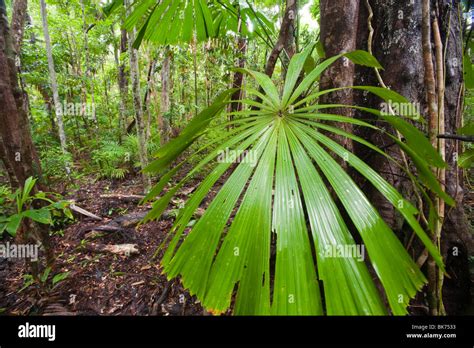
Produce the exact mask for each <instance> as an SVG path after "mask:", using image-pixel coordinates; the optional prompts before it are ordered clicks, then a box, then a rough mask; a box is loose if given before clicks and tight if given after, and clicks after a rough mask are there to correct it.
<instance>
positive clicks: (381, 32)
mask: <svg viewBox="0 0 474 348" xmlns="http://www.w3.org/2000/svg"><path fill="white" fill-rule="evenodd" d="M422 1H423V0H415V1H413V2H411V1H404V2H387V1H384V0H369V5H370V7H371V10H372V11H373V18H372V26H373V29H374V36H373V43H372V50H373V54H374V56H375V57H376V58H377V59H378V61H379V62H380V63H381V65H382V66H383V67H384V70H381V71H380V75H381V78H382V80H383V82H384V84H385V85H386V86H388V87H389V88H391V89H392V90H395V91H396V92H398V93H400V94H402V95H403V96H405V97H406V98H407V99H409V100H410V101H411V102H412V103H415V104H418V105H419V106H420V111H421V113H422V115H425V116H426V115H428V114H429V113H428V98H427V92H428V90H427V88H426V84H425V83H424V76H425V64H424V62H423V45H422V44H423V40H422V36H423V35H422ZM450 3H452V2H451V1H448V0H446V1H441V0H439V1H432V3H431V5H432V8H439V9H440V13H438V15H437V20H438V22H439V27H440V29H441V39H442V42H443V49H446V51H445V52H446V56H445V57H444V64H445V65H446V74H445V81H446V88H445V92H444V105H443V106H444V115H445V117H444V124H443V126H444V128H445V132H446V133H448V134H454V133H456V129H457V128H458V127H459V126H460V125H461V120H462V111H461V110H462V105H461V103H460V101H461V100H462V97H461V91H462V87H461V86H462V65H461V63H460V62H461V59H462V43H461V35H460V27H459V23H460V19H459V12H458V6H459V1H455V2H454V3H452V4H451V6H449V4H450ZM368 15H369V11H368V9H367V6H366V5H365V4H363V5H361V6H360V9H359V21H358V24H357V25H354V27H357V48H358V49H363V50H367V49H368V42H367V37H368V32H369V30H368V25H367V19H368ZM449 18H451V19H450V20H449ZM448 32H449V35H448ZM429 39H430V46H433V47H434V43H433V41H432V40H433V37H432V36H431V35H429ZM446 40H447V46H446V47H445V45H446ZM433 58H434V52H432V57H431V63H432V64H433V67H434V69H433V72H434V71H436V68H437V67H436V64H435V61H434V60H433ZM438 71H439V70H438ZM434 78H435V79H436V76H435V77H434ZM438 78H439V77H438ZM378 83H379V81H378V79H377V77H376V75H375V74H374V71H373V69H369V68H365V67H361V66H356V67H355V81H354V85H378ZM438 92H439V84H438V82H436V91H435V93H438ZM353 98H354V104H356V105H361V106H368V107H373V108H376V109H380V103H381V102H382V100H381V99H379V98H377V97H374V96H371V95H370V94H366V93H359V92H354V96H353ZM431 100H432V101H433V102H434V103H436V104H438V103H439V102H438V101H437V99H436V98H431ZM438 109H439V108H438V105H436V113H434V115H435V116H436V117H438ZM354 117H357V118H363V119H373V118H372V117H371V116H369V115H367V114H365V113H362V112H356V113H355V115H354ZM427 118H428V117H425V119H427ZM373 122H375V123H376V124H377V125H378V126H380V127H384V128H386V129H387V130H388V131H390V132H392V133H393V134H395V132H394V131H393V129H391V128H390V127H388V126H387V125H386V124H385V123H382V122H380V121H377V120H375V119H373ZM433 123H434V122H432V125H431V127H432V128H433V127H434V125H433ZM413 124H414V125H416V126H417V127H419V128H421V129H422V130H423V131H424V132H425V133H426V134H428V133H434V135H436V133H437V132H436V129H437V126H436V129H435V130H433V129H428V128H422V127H426V126H423V125H422V124H420V123H418V122H414V123H413ZM440 129H441V127H440ZM354 131H355V132H356V134H357V135H359V136H362V137H363V138H365V139H366V140H369V141H370V142H372V143H373V144H375V145H377V146H378V147H380V148H383V149H384V151H385V152H387V153H388V154H389V155H390V156H392V157H394V158H395V159H396V160H397V161H399V162H402V158H401V155H400V151H399V150H398V148H397V147H396V146H393V145H394V144H393V141H392V140H391V139H389V138H388V137H387V136H385V135H383V134H379V133H375V132H371V131H367V130H361V129H359V128H358V127H356V128H355V129H354ZM354 148H355V152H356V154H357V155H358V156H359V157H361V158H362V159H364V160H365V161H366V162H367V163H368V164H369V165H371V166H372V168H374V169H375V170H376V171H377V172H379V173H380V174H381V175H382V176H383V177H384V178H385V179H386V180H387V181H388V182H390V183H391V184H392V185H394V186H395V188H397V190H399V191H400V192H401V193H402V194H403V195H404V196H405V197H407V198H408V199H410V200H412V201H414V202H417V203H419V200H418V199H417V197H416V196H415V194H414V190H413V187H412V185H411V183H410V181H409V180H408V179H407V178H405V176H404V175H403V173H402V172H401V170H400V169H399V168H398V167H396V166H394V165H392V164H391V163H390V162H389V161H387V160H386V159H385V158H384V157H382V156H379V155H377V154H375V153H373V152H372V151H369V150H367V149H366V148H365V147H362V146H360V145H357V144H354ZM459 150H460V144H459V143H458V142H457V141H455V140H446V146H445V152H446V162H447V164H448V168H447V170H446V182H445V185H446V191H447V193H448V194H449V195H451V196H452V197H453V198H455V200H456V202H457V205H456V207H455V208H447V211H446V214H445V215H446V217H445V222H444V225H443V228H442V231H441V247H442V254H443V257H444V259H445V263H446V267H447V273H448V274H450V276H451V279H446V280H445V284H444V287H443V294H448V295H449V297H448V298H447V299H445V307H446V311H447V313H448V314H459V313H461V310H462V308H463V307H466V303H467V299H468V297H469V274H468V271H466V269H467V267H466V266H465V265H467V257H468V256H467V255H468V250H469V246H470V245H471V243H472V242H470V238H469V233H468V230H467V228H468V227H467V226H468V224H467V221H466V218H465V214H464V210H463V209H464V208H463V192H464V189H463V182H462V181H463V180H462V178H463V175H462V171H461V169H459V168H457V164H456V158H457V153H459ZM412 169H413V168H412ZM361 185H364V187H365V192H366V194H367V196H368V198H369V199H370V201H371V202H372V203H373V204H374V205H375V206H376V207H377V208H378V210H379V212H380V213H381V215H382V217H383V218H384V220H385V221H387V223H388V224H389V225H390V226H391V227H392V229H393V230H394V231H395V232H396V233H397V235H398V236H399V237H400V238H401V239H402V241H403V242H404V243H405V244H406V245H408V244H409V240H410V239H411V236H412V231H411V229H409V228H407V227H406V226H405V225H404V223H403V218H401V216H400V215H399V214H398V213H397V212H396V210H395V209H394V208H393V206H392V205H391V204H390V203H389V202H388V201H387V200H386V199H385V198H384V197H383V196H382V195H381V194H380V193H379V192H378V191H377V190H375V189H374V188H373V187H371V186H370V185H368V186H367V185H365V184H364V183H363V182H362V181H361ZM418 206H419V205H418ZM419 207H420V206H419ZM421 209H423V210H424V212H425V213H426V209H427V204H426V202H424V203H423V205H422V206H421ZM412 247H413V251H412V252H413V253H414V255H415V257H418V255H419V254H420V253H421V252H422V251H423V249H422V248H421V244H419V243H414V245H412ZM454 254H455V255H454ZM422 255H423V254H422ZM425 271H426V270H425ZM453 274H455V278H453V277H452V275H453ZM444 297H445V298H446V297H447V296H446V295H444ZM454 298H462V299H463V300H465V302H462V303H459V302H458V301H455V300H454Z"/></svg>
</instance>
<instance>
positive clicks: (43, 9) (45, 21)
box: [41, 0, 70, 174]
mask: <svg viewBox="0 0 474 348" xmlns="http://www.w3.org/2000/svg"><path fill="white" fill-rule="evenodd" d="M41 17H42V20H43V33H44V41H45V44H46V54H47V57H48V68H49V78H50V81H51V89H52V90H53V101H54V108H55V111H56V123H57V125H58V132H59V140H60V143H61V150H62V152H63V153H64V154H67V142H66V133H65V131H64V123H63V116H62V115H63V112H62V107H61V102H60V100H59V93H58V83H57V81H56V71H55V70H54V61H53V53H52V50H51V40H50V37H49V30H48V14H47V12H46V3H45V0H41ZM65 166H66V172H67V173H68V174H69V172H70V169H69V164H68V163H66V164H65Z"/></svg>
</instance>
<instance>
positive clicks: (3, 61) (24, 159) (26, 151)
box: [0, 1, 41, 187]
mask: <svg viewBox="0 0 474 348" xmlns="http://www.w3.org/2000/svg"><path fill="white" fill-rule="evenodd" d="M0 5H2V6H3V7H2V8H1V9H0V11H2V13H1V15H0V23H1V25H0V30H1V33H0V35H1V36H0V40H1V41H0V76H1V77H0V98H1V100H0V120H1V122H0V124H1V125H2V126H1V127H0V134H1V137H2V139H3V145H4V148H5V154H6V157H2V160H3V161H4V164H5V167H6V168H7V171H8V173H11V174H13V175H14V177H12V178H11V179H12V186H14V187H15V186H16V187H18V186H19V185H22V184H23V182H24V181H25V180H26V179H27V178H28V177H29V176H35V177H38V178H41V166H40V163H39V160H38V156H37V154H36V150H35V147H34V145H33V141H32V138H31V133H30V126H29V121H28V116H27V115H26V113H25V111H24V109H23V107H22V106H23V94H22V92H21V90H20V88H19V86H18V79H17V71H16V65H15V51H14V48H13V42H14V41H13V38H12V36H11V34H10V29H9V27H8V23H7V21H6V18H7V17H6V12H5V7H4V6H5V5H4V3H3V1H2V3H1V4H0Z"/></svg>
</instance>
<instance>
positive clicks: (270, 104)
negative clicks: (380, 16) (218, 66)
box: [145, 46, 453, 315]
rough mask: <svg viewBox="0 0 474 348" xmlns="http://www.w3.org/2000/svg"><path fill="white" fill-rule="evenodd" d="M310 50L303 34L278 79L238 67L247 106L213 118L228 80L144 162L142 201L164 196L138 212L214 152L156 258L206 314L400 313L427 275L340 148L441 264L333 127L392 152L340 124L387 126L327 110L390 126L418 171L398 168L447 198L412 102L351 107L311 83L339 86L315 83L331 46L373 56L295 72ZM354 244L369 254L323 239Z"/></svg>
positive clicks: (413, 215) (411, 219)
mask: <svg viewBox="0 0 474 348" xmlns="http://www.w3.org/2000/svg"><path fill="white" fill-rule="evenodd" d="M312 50H313V46H310V47H308V48H307V49H305V50H304V51H303V52H301V53H299V54H296V55H295V56H294V57H293V58H292V59H291V61H290V63H289V66H288V70H287V72H286V78H285V82H284V85H283V88H282V90H281V91H279V90H278V89H277V87H276V86H275V84H274V82H273V81H272V80H271V79H270V78H269V77H268V76H267V75H265V74H263V73H260V72H257V71H251V70H245V69H243V71H244V72H245V73H246V74H248V75H249V76H250V77H251V78H253V79H254V80H255V81H256V83H257V85H258V87H259V88H261V90H258V89H254V88H251V87H250V84H248V85H247V86H246V87H244V88H245V93H244V95H247V96H248V97H249V99H244V100H241V102H242V103H243V104H244V106H245V107H244V109H243V111H238V112H234V113H233V116H234V118H233V120H232V121H222V122H219V120H222V118H219V117H218V116H219V115H220V114H221V112H222V111H223V110H225V109H226V105H227V104H228V102H229V95H231V94H232V92H233V90H229V91H226V92H224V93H222V94H221V95H219V96H218V97H217V98H216V100H215V101H214V103H213V104H212V105H211V106H210V107H208V108H207V109H205V110H203V111H202V112H201V113H199V114H198V115H197V116H196V117H195V118H194V119H192V120H191V121H190V123H189V124H188V126H187V127H186V128H185V129H184V130H183V131H182V132H181V134H180V136H179V137H177V138H175V139H173V140H172V141H170V142H169V143H168V144H167V145H165V146H163V147H162V148H160V149H159V150H158V151H157V153H156V158H155V160H154V161H153V162H151V163H150V164H149V166H148V167H147V168H146V169H145V170H146V171H147V172H149V173H155V174H159V175H160V176H161V177H160V181H159V182H158V183H157V184H156V185H155V186H154V187H153V189H152V190H151V191H150V192H149V194H148V195H147V197H146V198H145V201H148V200H152V199H154V198H155V197H157V196H160V198H159V199H158V200H156V201H154V202H153V209H152V210H151V211H150V212H149V214H148V215H147V217H146V220H150V219H156V218H158V217H159V216H160V215H161V214H162V213H163V211H164V210H165V209H166V207H167V206H168V204H169V203H170V201H171V199H172V198H173V196H174V195H175V194H176V193H177V192H178V191H179V190H180V188H182V187H183V185H184V184H186V182H187V181H188V180H189V179H190V178H191V177H192V176H193V174H194V173H196V172H197V171H199V170H200V169H201V168H203V167H204V166H207V165H212V169H211V171H210V172H209V174H208V175H207V176H206V177H205V178H204V179H203V180H202V182H201V183H200V184H199V186H198V187H197V188H196V189H195V190H194V192H193V194H192V196H191V197H190V198H189V200H188V201H187V202H186V204H185V207H184V208H183V209H182V210H180V212H179V215H178V216H177V218H176V220H175V223H174V225H173V227H172V229H171V232H170V234H169V236H168V237H169V238H168V239H167V241H166V243H167V244H166V245H167V250H166V252H165V254H164V257H163V259H162V261H161V264H162V266H163V270H164V272H165V273H166V275H167V276H168V278H174V277H178V276H179V277H180V279H181V281H182V283H183V285H184V287H186V288H187V289H189V291H190V292H191V294H195V295H196V296H197V297H198V299H199V300H200V301H201V303H202V305H203V306H204V307H205V308H206V309H208V310H210V311H212V312H213V313H216V314H218V313H223V312H226V311H227V310H228V309H229V308H232V310H233V313H235V314H238V315H269V314H273V315H322V314H328V315H383V314H389V313H392V314H395V315H404V314H406V313H407V306H408V304H409V301H410V299H412V298H413V297H414V296H415V294H416V293H417V291H419V290H420V289H421V287H422V286H423V285H424V284H425V283H426V278H425V276H424V275H423V273H422V272H421V270H420V269H419V267H418V266H417V265H416V263H415V262H414V261H413V259H412V257H411V256H410V255H409V254H408V252H407V250H406V249H405V248H404V246H403V245H402V243H401V242H400V240H399V239H398V238H397V237H396V235H395V234H394V232H393V231H392V230H391V229H390V227H389V226H388V225H387V223H386V222H385V221H384V220H383V219H382V217H381V216H380V214H379V212H378V211H377V209H376V208H375V207H374V206H373V205H372V204H371V202H370V201H369V200H368V199H367V197H366V195H365V194H364V192H363V190H362V189H361V188H360V187H359V186H358V185H357V184H356V183H355V182H354V180H353V179H352V178H351V177H350V176H349V174H348V173H347V172H346V171H345V170H344V169H343V168H342V167H341V161H343V162H346V163H347V164H348V165H349V166H351V167H352V168H353V169H354V170H356V171H357V172H359V173H360V174H361V175H362V176H363V177H364V178H365V179H366V180H367V181H368V182H369V183H370V184H371V185H372V186H373V187H374V188H376V189H377V190H378V191H379V192H380V193H381V194H382V195H383V196H384V197H385V198H386V199H387V200H388V201H389V202H390V203H391V204H393V206H394V207H395V208H396V209H397V211H398V212H399V213H400V215H401V216H403V218H404V219H405V220H406V223H407V225H408V226H410V227H411V229H412V230H413V231H414V232H415V233H416V235H417V236H418V238H419V239H420V241H421V242H422V244H423V245H424V247H425V248H426V249H427V250H428V252H429V254H430V255H431V256H432V257H433V258H434V260H435V261H436V263H437V265H438V266H439V267H440V268H441V269H444V266H443V261H442V258H441V256H440V253H439V251H438V250H437V248H436V247H435V246H434V245H433V243H432V242H431V240H430V237H429V236H428V234H427V233H426V231H425V230H424V229H423V228H422V227H421V226H420V224H419V222H418V215H419V212H418V210H417V208H416V207H415V206H414V205H413V204H412V203H411V202H409V201H408V200H407V199H405V198H404V197H403V196H402V195H401V194H400V193H399V192H398V191H397V190H396V189H395V188H394V187H393V186H392V185H391V184H389V183H388V182H387V181H386V180H385V179H384V178H382V177H381V176H380V175H379V174H378V173H377V172H376V171H375V170H374V169H372V168H371V167H370V166H369V165H367V164H366V163H365V162H364V161H363V160H361V159H360V158H358V157H357V156H356V155H355V154H353V153H351V152H349V151H348V150H346V149H345V148H344V147H342V146H341V145H340V144H339V143H337V142H336V141H334V140H333V139H332V138H331V137H329V136H328V133H333V134H337V135H339V136H342V137H346V138H349V139H351V140H352V141H354V142H358V143H360V144H362V145H364V146H366V147H368V148H370V149H371V150H373V151H375V152H377V153H379V154H382V155H384V156H386V157H387V158H389V159H390V160H391V161H393V162H394V163H396V164H397V165H399V164H398V163H397V162H396V161H395V160H394V159H393V158H392V157H390V156H389V155H388V154H386V153H385V152H384V151H383V150H382V149H380V148H378V147H376V146H375V145H373V144H371V143H370V142H368V141H366V140H364V139H362V138H360V137H358V136H356V135H354V134H351V133H347V132H345V131H344V130H343V129H342V128H339V127H337V126H336V124H340V123H351V124H354V125H357V126H360V127H366V128H369V129H371V130H372V131H374V132H386V131H385V130H384V129H381V128H379V127H377V126H375V125H373V124H371V123H368V122H366V121H364V120H360V119H354V118H350V117H347V116H343V115H337V114H331V113H330V110H331V109H332V108H340V107H341V106H342V107H351V108H356V109H358V110H361V111H364V112H367V113H369V114H372V115H375V116H377V117H378V118H379V119H380V120H382V121H384V122H386V123H388V124H389V125H391V126H392V127H393V128H395V129H396V130H398V132H399V133H400V135H401V137H400V139H401V140H400V139H399V138H398V137H397V136H394V135H392V134H390V133H387V132H386V134H387V135H388V136H390V137H391V138H392V139H393V141H394V142H395V143H396V144H397V145H398V146H399V147H400V149H401V150H402V151H403V152H404V153H405V154H406V156H407V157H408V158H409V159H410V160H411V162H412V163H413V165H414V166H415V167H416V171H417V175H416V176H415V175H414V174H413V173H411V172H410V171H408V170H407V168H405V167H403V166H402V169H403V170H405V171H406V174H407V175H408V176H409V177H410V178H411V179H412V180H413V182H414V183H415V185H416V188H417V189H418V190H419V192H420V193H421V194H422V195H424V197H426V199H427V200H428V201H429V194H428V191H432V192H434V193H435V194H437V195H438V196H439V197H441V198H442V199H444V200H445V201H446V203H448V204H453V200H452V199H451V198H450V197H449V196H447V195H446V193H444V192H443V190H442V188H441V186H440V184H439V183H438V181H437V180H436V178H435V177H434V175H433V174H432V171H431V170H430V167H443V166H445V164H444V162H443V161H442V159H441V157H440V156H439V154H438V153H437V152H436V150H435V149H434V148H433V147H432V146H431V144H430V142H429V141H428V139H427V138H426V137H425V135H424V134H423V133H421V132H420V131H419V130H418V129H417V128H416V127H414V126H413V125H412V124H411V123H410V122H408V120H407V119H405V118H410V119H412V120H416V121H418V122H423V120H422V118H421V116H420V115H419V114H418V113H417V111H416V108H412V109H411V110H412V111H413V112H409V113H408V114H407V115H394V114H388V113H385V112H382V111H380V110H376V109H371V108H365V107H359V106H352V105H322V104H320V103H318V98H319V97H320V96H322V95H324V94H327V93H331V92H334V91H336V90H339V89H341V88H335V89H331V90H319V88H318V86H317V81H318V77H319V76H320V74H321V73H322V72H323V71H324V70H325V69H326V68H328V67H329V66H330V65H331V64H332V63H333V62H335V61H336V60H337V59H340V58H342V57H346V58H347V59H350V60H352V61H353V62H354V63H356V64H362V65H365V66H369V67H376V68H381V66H380V64H379V63H378V62H377V60H376V59H375V58H374V57H373V56H371V55H370V54H368V53H367V52H363V51H354V52H350V53H345V54H341V55H338V56H334V57H331V58H329V59H326V60H325V61H323V62H322V63H320V64H319V65H316V66H314V68H312V69H310V70H309V71H307V72H306V73H304V72H303V67H304V65H305V62H306V61H307V59H308V57H309V56H310V54H311V51H312ZM348 88H354V89H357V90H362V91H367V92H369V93H372V94H375V95H376V96H378V97H380V98H381V99H383V100H384V101H385V102H386V103H389V104H390V103H405V104H410V103H409V101H408V100H407V99H406V98H404V97H403V96H401V95H399V94H397V93H396V92H394V91H391V90H389V89H385V88H380V87H373V86H353V87H348ZM261 91H263V92H261ZM253 97H255V99H251V98H253ZM227 119H228V118H227V117H226V118H224V120H227ZM326 121H331V123H328V122H326ZM211 127H212V128H213V131H214V132H215V131H216V130H220V133H219V135H218V136H217V137H213V138H209V139H210V140H209V141H208V142H206V143H201V147H200V149H198V150H197V151H195V152H194V153H192V154H190V155H189V156H188V157H187V158H186V159H184V160H183V161H182V162H180V163H177V164H176V163H175V162H174V161H175V160H176V159H177V158H178V156H180V155H182V154H183V152H184V151H185V150H186V149H187V148H188V147H189V146H190V145H191V144H193V143H194V142H196V140H197V139H200V138H201V137H202V136H203V135H204V134H206V133H207V132H209V131H210V129H211ZM226 151H227V152H226ZM230 151H233V153H234V154H237V156H233V157H232V159H231V160H229V159H228V158H227V159H226V158H225V154H226V153H230ZM223 154H224V156H223ZM199 156H202V158H201V160H200V161H199V162H198V164H197V165H195V166H194V167H193V169H192V170H190V171H189V172H187V174H186V176H185V177H184V178H182V179H180V180H179V181H178V182H177V183H175V184H173V185H171V186H170V187H168V186H169V183H170V181H171V179H172V178H174V177H175V175H176V174H177V172H178V171H179V170H180V168H182V167H183V166H184V165H185V164H186V163H188V161H193V160H195V159H196V158H199ZM237 158H239V160H237ZM338 158H339V161H338V160H337V159H338ZM170 166H172V167H171V169H170ZM222 176H225V177H226V180H225V182H224V184H223V185H222V187H218V192H217V194H216V195H215V197H214V198H213V199H212V200H211V201H210V203H209V205H208V206H207V207H206V208H205V212H204V214H203V215H202V216H201V217H200V218H199V220H198V221H197V222H196V223H195V224H194V225H193V226H192V228H191V230H190V231H189V229H188V228H187V226H188V224H189V222H190V219H191V218H193V216H194V212H195V211H196V209H198V207H200V206H202V203H203V201H204V199H205V198H206V197H207V196H208V193H209V191H210V190H211V189H212V188H213V187H215V185H216V183H218V180H219V179H220V178H221V177H222ZM165 187H166V188H167V189H166V190H164V188H165ZM431 213H432V216H431V221H432V220H433V219H436V218H437V217H436V216H433V209H431ZM356 240H361V241H362V244H357V243H356ZM357 247H360V248H364V250H365V251H366V259H365V260H361V259H359V258H357V257H355V255H345V256H343V257H339V256H338V255H335V254H334V253H332V252H331V250H339V249H340V248H347V249H351V250H353V249H355V248H357ZM375 276H376V277H377V278H378V279H377V280H376V281H374V279H373V278H374V277H375ZM376 282H379V283H380V284H381V285H382V287H383V292H384V294H382V293H381V292H380V291H379V289H378V288H377V286H376Z"/></svg>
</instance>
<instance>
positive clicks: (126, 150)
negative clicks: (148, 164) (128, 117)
mask: <svg viewBox="0 0 474 348" xmlns="http://www.w3.org/2000/svg"><path fill="white" fill-rule="evenodd" d="M158 144H159V141H157V140H156V139H150V140H149V142H148V144H147V146H148V152H149V153H150V154H151V153H153V152H156V150H157V149H158V146H159V145H158ZM138 149H139V143H138V137H137V136H136V135H131V134H129V135H127V137H126V138H125V139H124V141H123V143H122V144H119V143H118V142H117V141H114V140H103V141H101V142H100V144H99V146H98V148H97V149H96V150H93V151H92V153H91V160H92V167H93V168H92V169H93V170H94V171H97V172H98V176H99V177H100V178H110V179H123V178H125V176H126V175H127V174H128V173H130V172H131V171H133V170H134V168H139V167H140V158H139V152H138Z"/></svg>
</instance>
